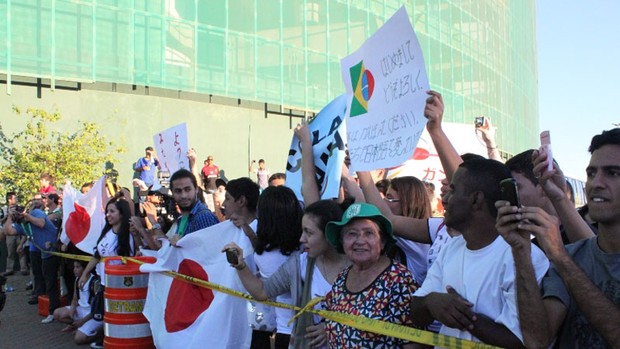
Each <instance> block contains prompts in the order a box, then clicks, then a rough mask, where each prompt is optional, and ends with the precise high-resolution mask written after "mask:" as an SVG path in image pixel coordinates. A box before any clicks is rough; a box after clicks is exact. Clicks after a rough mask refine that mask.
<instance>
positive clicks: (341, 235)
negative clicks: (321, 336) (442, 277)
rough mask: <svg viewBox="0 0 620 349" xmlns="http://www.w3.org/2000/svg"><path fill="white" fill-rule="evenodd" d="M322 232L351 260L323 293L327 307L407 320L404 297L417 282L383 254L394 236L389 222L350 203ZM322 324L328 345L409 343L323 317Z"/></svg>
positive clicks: (364, 206) (367, 207) (407, 300)
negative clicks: (339, 217)
mask: <svg viewBox="0 0 620 349" xmlns="http://www.w3.org/2000/svg"><path fill="white" fill-rule="evenodd" d="M325 232H326V235H327V239H328V240H329V242H330V243H331V244H332V245H333V246H334V247H335V248H336V250H337V251H339V252H341V253H342V252H343V251H344V254H345V255H346V256H347V257H348V258H349V260H350V261H351V263H352V265H351V266H350V267H348V268H347V269H345V270H344V271H343V272H342V273H340V275H339V276H338V277H337V278H336V282H334V285H333V286H332V290H331V291H330V292H329V293H328V294H327V296H326V297H325V302H326V305H327V309H328V310H331V311H337V312H341V313H348V314H353V315H360V316H364V317H367V318H372V319H378V320H383V321H387V322H392V323H397V324H403V325H411V322H410V321H411V320H409V315H410V310H409V303H410V301H411V299H412V295H413V292H414V291H415V290H416V288H417V285H416V284H415V282H414V280H413V277H412V276H411V273H410V272H409V271H408V270H407V268H406V267H405V266H404V265H402V264H400V263H398V262H395V261H393V260H391V259H390V258H388V257H387V256H386V255H385V250H386V247H389V246H390V245H391V244H393V243H394V237H393V235H392V224H391V223H390V221H389V220H388V219H387V218H385V217H384V216H383V215H381V212H380V211H379V209H377V208H376V207H375V206H373V205H370V204H365V203H355V204H353V205H351V206H349V208H348V209H347V210H346V211H345V213H344V215H343V217H342V219H341V220H340V221H339V222H329V223H328V224H327V227H326V228H325ZM326 330H327V338H328V343H329V347H330V348H413V344H411V343H407V342H405V341H403V340H401V339H397V338H393V337H387V336H383V335H379V334H375V333H371V332H366V331H361V330H358V329H355V328H353V327H349V326H346V325H343V324H341V323H337V322H333V321H328V322H327V325H326Z"/></svg>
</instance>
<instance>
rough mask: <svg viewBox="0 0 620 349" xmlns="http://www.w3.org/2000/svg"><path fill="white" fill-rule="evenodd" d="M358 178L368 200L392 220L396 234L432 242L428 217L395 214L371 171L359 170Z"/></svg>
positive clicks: (423, 241) (417, 240) (410, 238)
mask: <svg viewBox="0 0 620 349" xmlns="http://www.w3.org/2000/svg"><path fill="white" fill-rule="evenodd" d="M357 178H358V179H359V181H360V188H362V192H363V193H364V198H365V199H366V202H368V203H369V204H373V205H375V206H377V208H378V209H379V211H381V214H382V215H384V216H385V217H386V218H387V219H389V220H390V222H392V226H393V227H394V233H395V234H396V235H398V236H400V237H403V238H405V239H409V240H412V241H416V242H421V243H425V244H430V243H431V242H432V241H431V238H430V234H429V232H428V221H427V220H426V219H418V218H411V217H405V216H397V215H395V214H393V213H392V210H390V207H389V206H388V205H387V203H386V202H385V201H384V200H383V199H382V198H381V195H380V194H379V189H377V186H376V185H375V183H373V182H372V177H371V176H370V172H357Z"/></svg>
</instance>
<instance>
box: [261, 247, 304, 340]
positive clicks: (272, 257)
mask: <svg viewBox="0 0 620 349" xmlns="http://www.w3.org/2000/svg"><path fill="white" fill-rule="evenodd" d="M288 259H289V256H285V255H283V254H282V253H280V250H279V249H278V250H273V251H268V252H263V254H257V253H254V262H255V263H256V266H257V267H258V271H259V273H260V276H261V278H263V279H266V278H268V277H270V276H271V274H273V273H275V272H276V271H277V270H278V268H280V266H281V265H282V264H284V263H285V262H286V261H287V260H288ZM276 301H277V302H279V303H284V304H291V305H292V304H293V299H292V298H291V293H290V292H287V293H285V294H281V295H279V296H277V297H276ZM269 308H271V307H269ZM275 312H276V324H277V329H278V333H284V334H291V331H292V329H293V326H292V325H291V326H289V325H288V321H289V320H290V319H291V318H292V317H293V315H294V313H293V311H292V310H289V309H284V308H275Z"/></svg>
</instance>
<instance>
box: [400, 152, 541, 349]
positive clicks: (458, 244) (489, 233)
mask: <svg viewBox="0 0 620 349" xmlns="http://www.w3.org/2000/svg"><path fill="white" fill-rule="evenodd" d="M510 177H511V176H510V170H509V169H508V168H507V167H506V166H505V165H504V164H502V163H500V162H498V161H495V160H487V159H473V160H469V161H465V162H463V163H462V164H461V165H460V166H459V168H458V169H457V171H456V173H455V174H454V176H453V177H452V181H451V183H450V188H449V191H448V193H447V194H445V196H444V200H445V201H444V206H445V209H446V213H445V223H446V225H447V226H448V227H450V228H453V229H456V230H458V231H460V232H461V234H462V235H461V236H456V237H453V238H452V239H451V240H450V241H449V242H448V243H447V244H446V245H445V246H444V247H443V248H442V249H441V251H440V252H439V255H438V256H437V259H436V260H435V263H433V265H432V266H431V267H430V269H429V270H428V274H427V276H426V279H425V280H424V283H423V284H422V286H421V287H420V288H419V289H418V290H417V291H416V292H415V294H414V298H413V301H412V303H411V308H412V314H411V315H412V318H413V321H414V323H415V325H417V326H427V325H428V324H430V323H431V321H433V320H438V321H439V322H441V323H442V326H441V329H440V331H439V333H441V334H444V335H449V336H454V337H458V338H463V339H467V340H473V341H478V342H484V343H487V344H491V345H496V346H501V347H505V348H521V347H523V342H522V335H521V329H520V327H519V315H518V313H517V310H516V296H515V294H516V287H515V266H514V260H513V257H512V253H511V248H510V245H508V244H507V243H506V242H505V241H504V239H502V238H501V237H499V233H498V232H497V230H496V228H495V219H496V216H497V209H496V208H495V202H496V201H497V200H499V199H500V198H501V190H500V181H501V180H503V179H505V178H510ZM530 259H531V263H532V265H533V266H534V270H535V276H536V280H537V281H538V282H540V280H541V279H542V277H543V276H544V274H545V272H546V271H547V269H548V267H549V262H548V260H547V259H546V258H545V256H544V254H543V253H542V251H541V250H540V249H538V248H535V247H533V248H532V251H531V256H530Z"/></svg>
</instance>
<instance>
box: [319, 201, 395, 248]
mask: <svg viewBox="0 0 620 349" xmlns="http://www.w3.org/2000/svg"><path fill="white" fill-rule="evenodd" d="M357 218H368V219H370V220H372V221H374V222H375V223H377V224H379V226H380V227H381V231H382V234H384V235H385V236H386V248H387V247H388V246H390V245H391V244H394V243H396V239H394V234H393V232H392V223H391V222H390V221H389V219H387V218H385V216H383V215H382V214H381V211H379V209H378V208H377V207H376V206H374V205H371V204H366V203H355V204H353V205H351V206H349V208H347V210H346V211H344V214H343V215H342V219H341V220H340V222H336V221H332V222H329V223H327V226H326V227H325V235H326V237H327V241H329V243H330V244H331V245H332V246H334V247H335V248H336V251H338V252H339V253H344V250H343V248H342V242H341V241H340V233H341V232H342V227H344V226H345V225H347V224H349V222H351V220H353V219H357Z"/></svg>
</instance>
